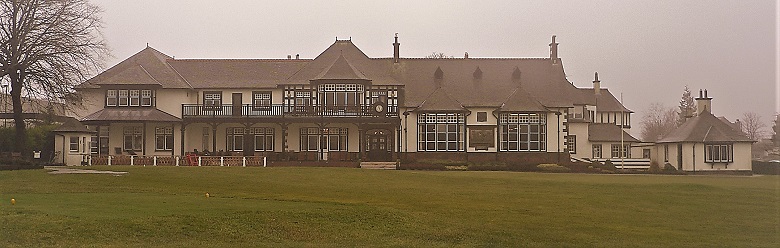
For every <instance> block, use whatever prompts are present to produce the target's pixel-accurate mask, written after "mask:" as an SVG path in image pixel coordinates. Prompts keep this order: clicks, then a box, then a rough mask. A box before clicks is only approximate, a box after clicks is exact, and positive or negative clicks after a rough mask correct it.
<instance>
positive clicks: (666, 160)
mask: <svg viewBox="0 0 780 248" xmlns="http://www.w3.org/2000/svg"><path fill="white" fill-rule="evenodd" d="M664 162H669V145H664Z"/></svg>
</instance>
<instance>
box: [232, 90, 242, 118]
mask: <svg viewBox="0 0 780 248" xmlns="http://www.w3.org/2000/svg"><path fill="white" fill-rule="evenodd" d="M233 116H241V93H233Z"/></svg>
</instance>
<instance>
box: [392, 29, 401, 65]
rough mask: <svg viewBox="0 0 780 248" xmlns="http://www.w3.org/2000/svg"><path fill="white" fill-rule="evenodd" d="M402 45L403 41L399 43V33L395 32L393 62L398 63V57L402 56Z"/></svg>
mask: <svg viewBox="0 0 780 248" xmlns="http://www.w3.org/2000/svg"><path fill="white" fill-rule="evenodd" d="M400 47H401V43H398V33H395V42H394V43H393V61H394V62H393V63H398V59H399V58H400V51H399V48H400Z"/></svg>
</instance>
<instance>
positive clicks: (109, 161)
mask: <svg viewBox="0 0 780 248" xmlns="http://www.w3.org/2000/svg"><path fill="white" fill-rule="evenodd" d="M112 157H113V156H111V155H108V165H111V158H112Z"/></svg>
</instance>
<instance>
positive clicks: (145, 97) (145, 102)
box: [141, 90, 152, 107]
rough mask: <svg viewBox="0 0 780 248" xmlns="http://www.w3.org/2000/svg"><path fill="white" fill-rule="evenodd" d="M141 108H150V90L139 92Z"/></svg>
mask: <svg viewBox="0 0 780 248" xmlns="http://www.w3.org/2000/svg"><path fill="white" fill-rule="evenodd" d="M141 106H144V107H149V106H152V90H141Z"/></svg>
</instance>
